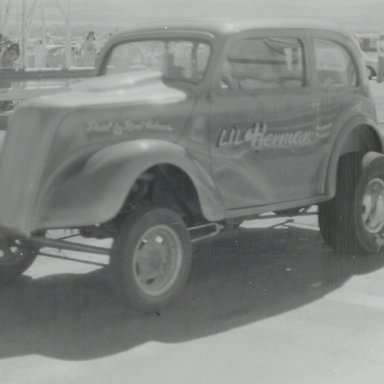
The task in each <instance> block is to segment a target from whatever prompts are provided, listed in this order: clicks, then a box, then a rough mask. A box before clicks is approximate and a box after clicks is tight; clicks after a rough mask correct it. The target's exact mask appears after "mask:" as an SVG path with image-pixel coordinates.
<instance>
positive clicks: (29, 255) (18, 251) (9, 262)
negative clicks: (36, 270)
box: [0, 236, 38, 286]
mask: <svg viewBox="0 0 384 384" xmlns="http://www.w3.org/2000/svg"><path fill="white" fill-rule="evenodd" d="M37 254H38V250H37V249H36V248H34V247H33V246H31V245H30V244H28V243H26V242H25V241H23V240H20V239H17V238H13V237H8V236H0V286H4V285H7V284H9V283H10V282H11V281H13V280H14V279H15V278H16V277H18V276H19V275H21V274H22V273H23V272H24V271H26V270H27V269H28V268H29V267H30V266H31V264H32V263H33V262H34V260H35V259H36V256H37Z"/></svg>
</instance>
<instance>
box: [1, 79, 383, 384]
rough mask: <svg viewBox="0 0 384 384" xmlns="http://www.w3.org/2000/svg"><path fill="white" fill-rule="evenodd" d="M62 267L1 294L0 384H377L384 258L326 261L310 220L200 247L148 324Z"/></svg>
mask: <svg viewBox="0 0 384 384" xmlns="http://www.w3.org/2000/svg"><path fill="white" fill-rule="evenodd" d="M372 87H373V91H374V93H375V94H376V97H377V99H378V100H379V102H384V96H383V95H384V91H383V89H384V86H383V88H380V87H378V86H377V85H376V84H373V85H372ZM383 111H384V109H383ZM380 112H381V110H380ZM382 121H384V119H383V120H382ZM59 234H60V233H59ZM61 256H62V255H60V254H57V253H56V254H55V253H53V252H52V251H51V250H47V249H46V250H43V252H42V256H40V257H39V258H38V260H37V261H36V263H35V264H34V265H33V266H32V267H31V268H30V270H28V272H27V273H26V274H25V275H24V276H22V277H21V278H20V279H18V280H17V281H16V282H15V283H14V284H13V285H11V286H10V287H8V288H7V289H5V290H4V291H3V292H2V293H1V294H0V383H1V384H3V383H4V384H14V383H20V384H27V383H33V384H35V383H38V384H45V383H47V384H56V383H65V384H70V383H82V384H87V383H114V384H115V383H135V384H136V383H137V384H141V383H161V384H162V383H167V384H168V383H175V384H180V383H194V384H195V383H202V384H205V383H209V384H216V383H220V384H224V383H241V384H248V383H249V384H255V383H262V384H272V383H273V384H283V383H287V384H290V383H295V384H301V383H303V384H308V383H311V384H316V383H319V384H320V383H321V384H323V383H327V384H344V383H345V384H362V383H364V384H367V383H368V384H379V383H381V382H382V380H383V377H384V353H383V351H384V268H383V266H384V258H379V257H369V258H361V257H359V255H350V256H349V257H341V256H340V255H335V254H334V253H332V252H331V251H330V250H329V249H328V248H327V247H326V246H325V245H324V244H323V242H322V240H321V238H320V235H319V232H318V228H317V219H316V215H315V213H313V214H312V215H309V216H306V217H301V218H295V219H288V218H265V219H264V220H262V221H254V222H246V223H244V228H243V229H242V230H241V231H239V232H235V233H231V234H223V235H221V236H220V237H217V238H216V239H214V240H211V241H209V242H207V243H205V244H203V245H200V246H198V247H197V248H196V249H195V258H194V265H193V271H192V276H191V279H190V282H189V284H188V287H187V288H186V290H185V291H184V293H183V295H182V297H181V298H180V300H179V301H178V302H177V303H176V305H174V306H173V307H172V308H170V309H167V310H165V311H162V312H161V313H160V314H152V315H149V316H141V315H138V314H136V313H134V312H133V311H131V310H130V309H129V308H126V307H124V306H122V305H121V303H119V302H118V300H117V299H116V297H115V296H114V295H113V294H112V293H111V289H110V287H109V285H108V283H107V271H108V270H107V268H105V267H104V266H105V265H106V263H107V259H106V258H105V257H102V256H98V257H89V256H81V255H80V254H75V253H73V254H69V253H67V254H66V256H70V257H71V258H73V259H78V260H80V261H74V260H64V259H62V258H61Z"/></svg>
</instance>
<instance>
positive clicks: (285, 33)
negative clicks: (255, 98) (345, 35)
mask: <svg viewBox="0 0 384 384" xmlns="http://www.w3.org/2000/svg"><path fill="white" fill-rule="evenodd" d="M263 38H281V39H295V40H297V41H298V42H299V44H300V46H301V49H302V61H303V85H302V86H300V87H275V88H257V89H253V90H249V89H235V90H234V89H223V88H222V87H221V80H222V66H223V65H224V62H225V60H226V59H227V58H228V56H229V55H230V52H231V51H232V50H233V48H234V47H235V46H236V44H238V43H240V42H241V41H243V40H249V39H263ZM308 63H310V56H309V49H308V36H307V34H306V31H305V30H302V29H299V28H298V29H278V28H276V29H272V30H271V29H259V30H257V31H248V32H244V33H241V34H238V35H235V36H233V37H232V38H231V39H229V41H228V42H227V44H226V47H225V49H223V52H222V55H221V59H220V61H219V62H218V64H217V74H216V79H215V87H214V88H215V90H216V93H218V94H221V95H223V96H225V95H232V94H239V95H251V96H252V95H258V94H260V93H272V94H275V93H286V92H290V93H292V92H297V91H299V90H301V91H305V92H308V89H309V88H310V87H311V77H310V70H309V65H308Z"/></svg>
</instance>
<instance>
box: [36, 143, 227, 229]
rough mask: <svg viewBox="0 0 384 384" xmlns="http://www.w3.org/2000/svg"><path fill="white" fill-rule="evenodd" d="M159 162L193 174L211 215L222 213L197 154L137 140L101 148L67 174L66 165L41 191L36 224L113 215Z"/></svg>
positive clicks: (77, 223)
mask: <svg viewBox="0 0 384 384" xmlns="http://www.w3.org/2000/svg"><path fill="white" fill-rule="evenodd" d="M159 164H170V165H174V166H176V167H178V168H179V169H181V170H182V171H184V172H185V173H186V174H187V175H188V176H189V177H190V179H191V181H192V183H193V184H194V186H195V188H196V191H197V194H198V198H199V202H200V206H201V210H202V213H203V215H204V216H205V218H206V219H207V220H210V221H217V220H221V219H223V218H224V216H225V211H224V208H223V205H222V203H221V200H220V198H219V196H218V194H217V192H216V188H215V185H214V182H213V180H212V179H211V177H210V175H209V173H208V172H207V170H206V169H205V168H204V167H202V166H201V164H200V163H199V162H198V160H197V159H195V158H192V157H191V156H190V155H189V154H188V153H187V152H186V151H185V149H184V148H183V147H181V146H179V145H177V144H174V143H170V142H165V141H162V140H134V141H129V142H123V143H119V144H114V145H112V146H109V147H106V148H103V149H101V150H99V151H97V152H96V153H94V154H92V155H91V156H90V157H89V158H88V159H87V160H86V161H85V162H84V163H83V165H82V167H79V168H80V169H79V170H78V171H77V170H76V172H71V173H69V176H68V171H67V172H66V170H65V169H61V170H58V171H57V172H56V173H55V174H54V175H52V177H51V178H50V179H49V180H48V182H47V183H46V184H45V185H44V187H43V188H42V190H41V193H40V195H39V198H38V203H37V205H36V211H35V213H36V214H35V215H34V217H35V218H36V219H35V221H34V222H33V225H32V226H33V229H34V230H36V229H42V228H62V227H79V226H84V225H93V224H98V223H103V222H106V221H108V220H111V219H112V218H113V217H115V216H116V215H117V214H118V213H119V211H120V210H121V208H122V206H123V204H124V202H125V200H126V198H127V196H128V194H129V192H130V190H131V188H132V186H133V185H134V184H135V182H136V181H137V179H138V178H139V177H140V175H142V174H143V173H144V172H145V171H147V170H148V169H150V168H152V167H154V166H156V165H159Z"/></svg>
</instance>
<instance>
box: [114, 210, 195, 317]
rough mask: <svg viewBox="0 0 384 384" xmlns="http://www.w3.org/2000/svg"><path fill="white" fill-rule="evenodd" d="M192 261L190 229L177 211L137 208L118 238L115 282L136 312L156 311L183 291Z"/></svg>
mask: <svg viewBox="0 0 384 384" xmlns="http://www.w3.org/2000/svg"><path fill="white" fill-rule="evenodd" d="M191 259H192V246H191V241H190V237H189V233H188V229H187V227H186V225H185V223H184V221H183V220H182V218H181V216H180V215H179V214H178V213H177V212H175V211H173V210H171V209H168V208H158V207H152V208H147V209H138V210H137V211H136V212H134V213H132V214H131V215H130V216H128V217H127V219H126V221H125V223H124V224H123V225H122V227H121V229H120V231H119V233H118V235H117V237H116V239H115V242H114V245H113V248H112V257H111V271H112V279H113V282H112V283H113V284H114V285H115V287H116V286H117V288H118V290H119V293H120V294H121V295H122V297H123V299H124V301H126V302H127V303H129V304H130V305H132V306H133V307H134V308H135V309H137V310H139V311H140V312H150V311H157V310H159V309H161V308H163V307H165V306H167V305H169V304H170V303H171V302H172V301H174V300H175V299H176V297H177V296H178V295H179V294H180V292H181V290H182V289H183V288H184V286H185V284H186V282H187V279H188V276H189V272H190V267H191Z"/></svg>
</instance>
